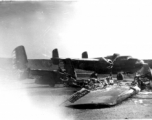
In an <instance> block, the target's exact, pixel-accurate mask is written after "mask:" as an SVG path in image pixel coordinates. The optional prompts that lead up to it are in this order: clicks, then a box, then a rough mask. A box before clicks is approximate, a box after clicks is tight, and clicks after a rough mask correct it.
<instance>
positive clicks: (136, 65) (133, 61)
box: [128, 58, 144, 71]
mask: <svg viewBox="0 0 152 120" xmlns="http://www.w3.org/2000/svg"><path fill="white" fill-rule="evenodd" d="M143 65H144V61H142V60H140V59H137V58H130V59H129V60H128V66H130V67H131V68H132V69H134V70H135V71H136V70H139V69H141V68H142V67H143Z"/></svg>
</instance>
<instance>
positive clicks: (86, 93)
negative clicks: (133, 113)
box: [13, 46, 152, 106]
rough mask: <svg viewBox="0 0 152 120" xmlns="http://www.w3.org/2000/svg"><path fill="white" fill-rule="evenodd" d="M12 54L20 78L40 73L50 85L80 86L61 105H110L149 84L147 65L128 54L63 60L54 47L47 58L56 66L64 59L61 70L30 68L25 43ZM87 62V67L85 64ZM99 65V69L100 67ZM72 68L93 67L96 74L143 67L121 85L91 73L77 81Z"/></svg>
mask: <svg viewBox="0 0 152 120" xmlns="http://www.w3.org/2000/svg"><path fill="white" fill-rule="evenodd" d="M13 55H14V57H13V58H14V59H13V61H14V66H15V67H16V68H17V69H18V70H19V71H20V74H21V76H22V77H25V78H27V77H29V75H40V76H42V77H41V78H42V81H47V82H48V84H50V86H54V85H55V84H57V83H63V84H65V85H66V86H70V87H79V88H80V90H79V91H77V92H76V93H74V94H73V95H71V97H70V98H69V99H67V100H66V101H65V102H64V105H66V106H73V105H84V104H86V105H90V104H95V105H108V106H113V105H116V104H118V103H120V102H122V101H123V100H125V99H126V98H128V97H131V96H132V95H134V94H137V93H138V92H139V91H140V90H143V89H144V87H145V86H147V81H148V85H149V84H151V80H152V75H151V69H150V68H149V67H147V69H145V68H146V67H145V66H147V64H144V63H143V61H141V60H138V59H135V58H131V57H128V56H125V57H124V56H123V57H120V56H119V57H118V56H116V55H113V56H112V57H105V58H96V59H88V58H87V56H85V59H84V56H83V58H82V59H71V58H67V59H62V58H59V55H58V51H57V49H55V50H53V54H52V59H48V61H51V62H53V64H56V65H58V64H59V63H60V61H63V62H64V69H65V70H62V69H61V68H60V67H59V68H58V69H54V70H53V69H52V70H44V69H41V70H39V69H37V70H33V69H31V67H29V65H28V64H29V59H27V56H26V52H25V48H24V46H19V47H17V48H15V49H14V51H13ZM110 58H111V59H110ZM33 62H34V61H33ZM118 63H121V64H118ZM100 64H102V65H100ZM87 65H88V66H89V67H87ZM125 65H128V66H126V67H125ZM91 66H92V67H91ZM100 66H101V68H99V67H100ZM114 66H115V68H114ZM118 66H119V67H118ZM142 66H144V68H142ZM75 68H79V69H84V70H92V71H95V72H97V73H109V71H110V70H111V69H112V72H113V73H114V72H115V71H114V70H116V71H117V72H118V71H121V70H123V72H131V73H133V72H137V71H138V70H139V69H141V68H142V69H141V70H140V72H138V74H137V75H136V76H135V79H134V81H133V82H132V83H131V84H129V85H126V84H125V85H122V84H121V82H117V81H118V80H113V78H111V77H107V78H97V77H96V76H93V75H92V76H90V78H89V79H87V80H77V76H76V75H75ZM145 71H146V72H145ZM110 72H111V71H110ZM145 81H146V82H145Z"/></svg>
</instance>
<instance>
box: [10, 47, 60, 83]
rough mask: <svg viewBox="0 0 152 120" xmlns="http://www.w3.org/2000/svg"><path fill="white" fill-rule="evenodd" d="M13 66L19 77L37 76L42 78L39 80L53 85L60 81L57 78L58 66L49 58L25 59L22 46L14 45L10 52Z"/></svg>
mask: <svg viewBox="0 0 152 120" xmlns="http://www.w3.org/2000/svg"><path fill="white" fill-rule="evenodd" d="M12 58H13V59H12V61H13V66H14V68H15V69H16V70H18V71H19V73H20V78H21V79H26V78H29V76H39V77H40V78H41V79H42V80H40V81H39V82H42V83H45V84H46V83H48V84H49V85H50V86H54V85H55V83H57V82H60V80H59V78H58V75H57V74H58V72H56V71H55V70H57V69H58V66H56V65H53V63H52V61H51V59H27V55H26V51H25V48H24V46H18V47H16V48H15V49H14V50H13V52H12Z"/></svg>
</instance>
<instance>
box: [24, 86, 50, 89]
mask: <svg viewBox="0 0 152 120" xmlns="http://www.w3.org/2000/svg"><path fill="white" fill-rule="evenodd" d="M27 88H31V89H32V88H51V87H50V86H31V87H27Z"/></svg>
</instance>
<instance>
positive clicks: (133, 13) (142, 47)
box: [0, 0, 152, 59]
mask: <svg viewBox="0 0 152 120" xmlns="http://www.w3.org/2000/svg"><path fill="white" fill-rule="evenodd" d="M151 6H152V1H151V0H146V1H145V0H142V1H141V0H114V1H113V0H103V1H102V0H96V1H93V0H92V1H89V0H87V1H83V0H81V1H80V0H79V1H75V2H72V1H71V2H67V1H64V2H6V3H1V4H0V57H10V56H11V52H12V50H13V49H14V48H15V47H17V46H18V45H24V46H25V48H26V52H27V55H28V58H37V59H38V58H39V59H42V58H50V57H51V55H52V53H51V52H52V50H53V49H54V48H58V49H59V54H60V56H61V57H74V58H80V57H81V53H82V52H83V51H88V54H89V57H91V58H92V57H100V56H106V55H111V54H113V53H119V54H121V55H131V56H133V57H137V58H142V59H144V58H145V59H146V58H149V59H152V52H151V51H152V50H151V45H152V7H151Z"/></svg>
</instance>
